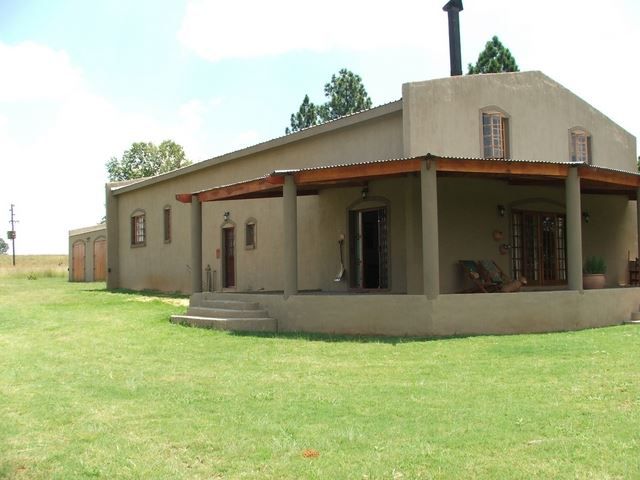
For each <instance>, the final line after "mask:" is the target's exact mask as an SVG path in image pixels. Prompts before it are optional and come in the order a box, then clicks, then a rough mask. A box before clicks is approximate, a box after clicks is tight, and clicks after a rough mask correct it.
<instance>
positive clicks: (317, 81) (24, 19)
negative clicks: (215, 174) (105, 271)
mask: <svg viewBox="0 0 640 480" xmlns="http://www.w3.org/2000/svg"><path fill="white" fill-rule="evenodd" d="M445 3H446V1H445V0H395V1H394V2H371V1H360V0H339V1H338V0H323V1H322V2H300V1H294V0H271V1H269V2H264V1H257V0H234V1H233V2H229V1H224V2H222V1H219V0H173V1H168V2H157V1H151V0H135V1H132V0H92V1H86V0H56V1H51V0H0V238H4V239H5V240H6V238H7V237H6V230H9V217H10V215H9V209H10V206H11V204H15V212H16V218H17V219H18V220H19V223H18V224H17V225H16V231H17V238H16V253H17V254H18V255H20V254H45V253H49V254H54V253H67V250H68V246H67V239H68V231H69V230H71V229H75V228H80V227H85V226H90V225H94V224H96V223H99V222H100V221H101V219H102V217H103V215H104V213H105V212H104V183H105V182H106V180H107V174H106V169H105V163H106V162H107V161H108V160H109V159H110V158H111V157H114V156H115V157H120V156H121V155H122V153H123V152H124V151H125V150H126V149H127V148H128V147H129V146H130V145H131V143H133V142H138V141H151V142H154V143H156V144H158V143H160V142H161V141H163V140H165V139H172V140H174V141H176V142H178V143H179V144H181V145H182V146H183V147H184V149H185V152H186V155H187V157H188V158H189V159H190V160H192V161H193V162H198V161H202V160H206V159H208V158H212V157H214V156H217V155H220V154H223V153H226V152H229V151H233V150H237V149H239V148H242V147H245V146H249V145H253V144H255V143H258V142H261V141H264V140H268V139H270V138H274V137H277V136H280V135H282V134H283V133H284V129H285V127H287V126H288V124H289V116H290V115H291V113H292V112H294V111H297V109H298V107H299V105H300V103H301V101H302V99H303V97H304V95H305V94H309V96H310V98H311V100H312V101H314V102H316V103H322V102H323V101H324V97H323V86H324V84H325V83H326V82H327V81H329V79H330V78H331V75H332V74H334V73H337V72H338V70H340V69H341V68H348V69H350V70H352V71H354V72H355V73H357V74H359V75H360V76H361V77H362V79H363V83H364V85H365V87H366V89H367V91H368V93H369V95H370V96H371V98H372V100H373V104H374V105H379V104H383V103H386V102H389V101H393V100H398V99H399V98H400V97H401V94H402V84H403V83H406V82H410V81H420V80H429V79H434V78H442V77H447V76H448V75H449V46H448V33H447V15H446V13H445V12H443V11H442V6H443V5H444V4H445ZM463 3H464V11H462V12H461V13H460V26H461V40H462V62H463V68H464V70H465V71H466V65H467V64H468V63H472V62H473V63H475V61H476V60H477V57H478V54H479V53H480V51H481V50H482V49H483V48H484V45H485V43H486V42H487V41H488V40H489V39H490V38H491V37H492V36H493V35H497V36H498V37H499V38H500V40H501V41H502V42H503V43H504V44H505V46H507V47H508V48H509V49H510V50H511V52H512V54H513V55H514V57H515V59H516V61H517V63H518V65H519V67H520V70H522V71H526V70H541V71H542V72H544V73H545V74H547V75H548V76H550V77H551V78H553V79H554V80H556V81H558V82H560V83H561V84H562V85H564V86H565V87H567V88H568V89H569V90H571V91H573V92H574V93H575V94H577V95H579V96H580V97H582V98H583V99H584V100H586V101H587V102H589V103H590V104H591V105H593V106H594V107H595V108H597V109H599V110H600V111H602V112H603V113H605V114H606V115H607V116H608V117H609V118H611V119H612V120H614V121H615V122H616V123H618V124H619V125H621V126H622V127H624V128H625V129H626V130H627V131H629V132H630V133H632V134H633V135H634V136H635V137H636V138H638V137H639V136H640V93H639V92H640V90H639V89H638V85H639V83H638V79H639V78H640V62H639V61H638V53H639V47H640V28H639V27H640V2H638V1H637V0H608V1H607V2H603V1H601V0H563V1H558V0H537V1H535V2H532V1H527V2H525V1H517V0H464V2H463ZM265 173H266V172H265ZM3 227H4V228H3Z"/></svg>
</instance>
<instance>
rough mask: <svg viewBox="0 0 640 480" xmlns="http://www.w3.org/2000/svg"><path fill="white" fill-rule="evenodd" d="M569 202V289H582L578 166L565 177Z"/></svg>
mask: <svg viewBox="0 0 640 480" xmlns="http://www.w3.org/2000/svg"><path fill="white" fill-rule="evenodd" d="M565 195H566V203H567V276H568V279H567V280H568V284H569V290H578V291H582V207H581V203H580V177H579V176H578V169H577V168H569V175H568V176H567V178H566V179H565Z"/></svg>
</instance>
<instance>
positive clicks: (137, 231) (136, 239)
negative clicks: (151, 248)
mask: <svg viewBox="0 0 640 480" xmlns="http://www.w3.org/2000/svg"><path fill="white" fill-rule="evenodd" d="M145 240H146V228H145V219H144V212H136V213H134V214H133V215H132V216H131V245H132V246H142V245H144V244H145Z"/></svg>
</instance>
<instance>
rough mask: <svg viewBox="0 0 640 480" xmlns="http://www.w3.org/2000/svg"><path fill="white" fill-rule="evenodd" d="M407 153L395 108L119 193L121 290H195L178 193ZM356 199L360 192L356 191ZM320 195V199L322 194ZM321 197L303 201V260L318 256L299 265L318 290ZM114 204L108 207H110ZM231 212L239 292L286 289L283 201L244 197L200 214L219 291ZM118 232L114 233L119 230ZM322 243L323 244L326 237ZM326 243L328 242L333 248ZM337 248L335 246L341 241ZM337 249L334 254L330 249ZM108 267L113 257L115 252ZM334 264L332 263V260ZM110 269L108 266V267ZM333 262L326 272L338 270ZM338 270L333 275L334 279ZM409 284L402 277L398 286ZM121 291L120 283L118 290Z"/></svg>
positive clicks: (206, 256)
mask: <svg viewBox="0 0 640 480" xmlns="http://www.w3.org/2000/svg"><path fill="white" fill-rule="evenodd" d="M401 154H402V113H401V112H400V111H394V112H393V113H391V114H389V115H385V116H382V117H377V118H374V119H371V120H369V121H366V122H363V123H356V124H353V125H348V126H346V127H344V128H339V129H336V130H332V131H330V132H328V133H326V134H322V135H318V136H313V137H309V138H306V139H303V140H301V141H299V142H294V143H291V144H288V145H286V146H283V147H280V148H275V149H271V150H267V151H265V152H262V153H257V154H252V155H249V156H247V157H242V158H238V159H235V160H233V161H232V162H228V163H220V164H214V165H212V166H211V167H209V168H207V169H204V170H200V171H198V172H194V173H187V174H184V175H181V176H177V177H175V178H171V179H169V180H166V181H164V182H159V183H154V184H152V185H150V186H148V187H144V188H139V189H133V190H131V191H126V192H125V193H118V192H117V191H116V192H114V193H115V198H116V199H117V201H116V202H115V203H114V205H115V206H114V207H113V208H117V212H118V220H117V225H118V228H117V234H116V235H117V238H118V246H119V248H118V252H117V257H118V260H117V270H118V278H117V286H119V287H122V288H132V289H142V288H150V289H158V290H165V291H184V292H188V291H190V290H191V285H190V269H191V265H190V262H191V256H190V214H189V209H190V206H189V205H185V204H182V203H180V202H178V201H176V200H175V195H176V194H177V193H188V192H194V191H198V190H202V189H206V188H211V187H213V186H218V185H224V184H227V183H232V182H236V181H242V180H247V179H249V178H256V177H259V176H262V175H265V174H267V173H270V172H272V171H274V170H276V169H286V168H301V167H306V166H315V165H332V164H340V163H351V162H358V161H364V160H370V159H378V158H395V157H400V156H401ZM354 195H356V198H357V196H358V195H359V190H357V193H354ZM321 197H322V195H321ZM321 201H322V200H321V199H320V198H318V197H313V196H311V197H300V198H299V199H298V232H299V256H300V258H301V259H303V260H306V259H309V258H311V257H314V258H317V260H316V261H315V263H313V264H310V263H308V262H306V261H301V262H300V265H301V268H300V269H299V288H301V289H318V288H320V285H322V284H323V283H324V284H326V281H327V278H326V273H325V264H326V262H327V257H324V258H320V257H316V256H314V255H312V254H310V253H309V249H315V248H316V247H317V244H318V238H319V235H320V231H319V229H320V228H321V223H319V219H318V213H317V212H318V208H317V205H318V202H321ZM107 204H108V205H109V202H107ZM165 206H170V207H171V209H172V237H173V238H172V241H171V242H170V243H165V242H164V239H163V209H164V207H165ZM136 210H142V211H144V212H145V215H146V229H147V240H146V244H145V246H141V247H132V246H131V241H130V236H131V229H130V223H129V222H130V218H131V215H132V213H133V212H134V211H136ZM225 211H229V212H230V220H231V221H232V222H234V223H235V224H236V227H237V230H236V243H237V248H236V252H237V271H238V278H237V280H238V289H243V290H246V289H251V290H259V289H265V290H280V289H282V272H281V266H282V238H281V237H282V234H281V232H282V205H281V199H263V200H241V201H224V202H210V203H205V204H204V206H203V210H202V215H203V266H205V267H206V265H211V268H212V269H213V270H215V271H216V280H215V282H216V286H217V287H219V286H220V279H221V269H220V266H221V262H220V259H218V258H216V249H218V248H220V244H221V232H220V227H221V225H222V223H223V213H224V212H225ZM248 218H255V219H256V220H257V222H258V224H257V236H258V239H257V242H258V248H256V249H255V250H245V249H244V224H245V222H246V220H247V219H248ZM114 230H115V229H114ZM322 234H323V235H324V236H325V238H327V239H328V238H329V236H330V241H329V240H326V242H329V243H330V244H331V249H330V250H331V257H330V258H331V259H332V261H334V260H335V258H336V255H337V246H335V245H334V242H335V241H336V240H337V238H335V234H333V233H332V234H330V235H329V233H326V234H325V232H322ZM323 241H324V240H323ZM329 243H327V244H329ZM336 245H337V243H336ZM334 249H335V252H333V250H334ZM110 256H111V257H112V258H110V260H109V263H110V264H111V263H114V259H113V257H114V256H115V254H112V253H111V250H110ZM334 263H335V262H334ZM110 266H111V265H110ZM336 268H337V266H336V265H335V264H332V266H331V267H327V269H330V270H334V269H336ZM335 273H336V272H333V273H332V274H331V278H333V276H335ZM403 281H404V280H397V282H398V284H401V283H402V282H403ZM113 286H116V285H113Z"/></svg>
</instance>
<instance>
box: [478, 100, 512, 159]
mask: <svg viewBox="0 0 640 480" xmlns="http://www.w3.org/2000/svg"><path fill="white" fill-rule="evenodd" d="M507 122H508V119H507V117H506V115H505V114H504V113H502V112H496V111H488V112H482V150H483V157H484V158H509V149H508V143H507V138H508V123H507Z"/></svg>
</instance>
